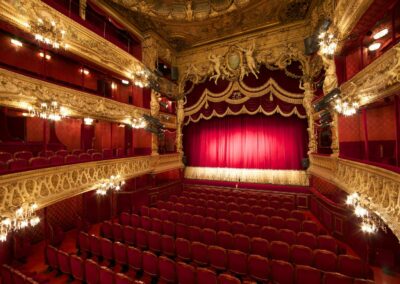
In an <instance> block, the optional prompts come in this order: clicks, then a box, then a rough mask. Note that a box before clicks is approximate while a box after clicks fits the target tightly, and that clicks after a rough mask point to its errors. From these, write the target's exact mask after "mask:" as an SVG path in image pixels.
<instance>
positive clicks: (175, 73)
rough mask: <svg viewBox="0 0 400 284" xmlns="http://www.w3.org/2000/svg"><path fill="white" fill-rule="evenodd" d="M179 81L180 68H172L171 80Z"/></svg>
mask: <svg viewBox="0 0 400 284" xmlns="http://www.w3.org/2000/svg"><path fill="white" fill-rule="evenodd" d="M178 79H179V73H178V67H175V66H172V67H171V80H172V81H178Z"/></svg>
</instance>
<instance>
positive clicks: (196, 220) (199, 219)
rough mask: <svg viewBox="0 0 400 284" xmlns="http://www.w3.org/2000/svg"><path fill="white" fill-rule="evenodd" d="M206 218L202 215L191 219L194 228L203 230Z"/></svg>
mask: <svg viewBox="0 0 400 284" xmlns="http://www.w3.org/2000/svg"><path fill="white" fill-rule="evenodd" d="M204 222H205V221H204V217H203V216H200V215H193V216H192V219H191V224H192V226H197V227H200V228H202V227H203V226H204Z"/></svg>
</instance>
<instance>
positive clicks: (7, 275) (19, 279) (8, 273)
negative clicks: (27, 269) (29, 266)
mask: <svg viewBox="0 0 400 284" xmlns="http://www.w3.org/2000/svg"><path fill="white" fill-rule="evenodd" d="M1 281H2V282H1V283H2V284H39V282H37V281H35V280H34V279H33V278H32V277H28V276H26V275H25V274H23V273H22V272H20V271H18V270H16V269H14V268H12V267H11V266H9V265H7V264H3V266H2V268H1Z"/></svg>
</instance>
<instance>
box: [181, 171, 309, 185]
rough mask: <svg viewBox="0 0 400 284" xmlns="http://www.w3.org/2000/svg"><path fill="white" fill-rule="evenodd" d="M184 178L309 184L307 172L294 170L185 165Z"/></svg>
mask: <svg viewBox="0 0 400 284" xmlns="http://www.w3.org/2000/svg"><path fill="white" fill-rule="evenodd" d="M185 178H188V179H200V180H220V181H231V182H251V183H266V184H280V185H297V186H309V179H308V175H307V172H306V171H296V170H270V169H268V170H266V169H236V168H210V167H186V168H185Z"/></svg>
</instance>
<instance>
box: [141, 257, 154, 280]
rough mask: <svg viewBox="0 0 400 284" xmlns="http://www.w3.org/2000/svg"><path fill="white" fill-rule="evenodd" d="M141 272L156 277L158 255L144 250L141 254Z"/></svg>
mask: <svg viewBox="0 0 400 284" xmlns="http://www.w3.org/2000/svg"><path fill="white" fill-rule="evenodd" d="M142 261H143V272H144V274H145V275H147V276H149V277H158V257H157V256H156V255H155V254H154V253H152V252H149V251H144V252H143V256H142Z"/></svg>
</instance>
